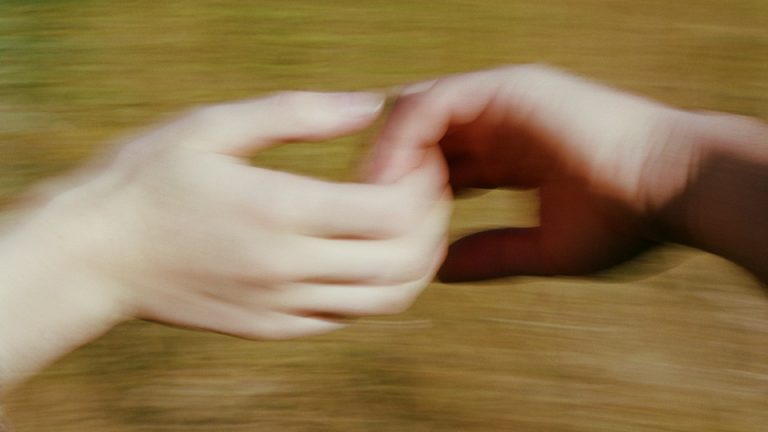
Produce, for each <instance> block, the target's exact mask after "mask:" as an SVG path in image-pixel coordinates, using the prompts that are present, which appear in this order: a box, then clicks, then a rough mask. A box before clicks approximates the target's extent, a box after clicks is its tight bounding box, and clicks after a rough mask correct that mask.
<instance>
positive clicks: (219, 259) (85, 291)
mask: <svg viewBox="0 0 768 432" xmlns="http://www.w3.org/2000/svg"><path fill="white" fill-rule="evenodd" d="M380 102H381V98H380V97H378V96H377V95H372V94H366V93H353V94H317V93H281V94H277V95H275V96H272V97H268V98H266V99H261V100H255V101H247V102H241V103H235V104H229V105H221V106H215V107H209V108H204V109H201V110H197V111H195V112H193V113H192V114H190V115H188V116H186V117H184V118H182V119H181V120H178V121H175V122H173V123H171V124H169V125H167V126H165V127H163V128H161V129H159V130H156V131H154V132H151V133H149V134H147V135H146V136H143V137H141V138H139V139H137V140H136V141H134V142H132V143H129V144H127V145H126V146H123V147H122V148H120V150H119V151H118V152H117V153H116V155H114V157H112V158H111V159H109V161H108V163H107V164H106V165H102V166H98V167H95V168H91V169H90V170H88V171H86V172H85V173H84V174H82V175H81V176H80V177H77V178H76V181H74V184H69V185H67V186H66V190H65V191H63V192H56V193H55V194H54V197H53V198H52V199H49V200H46V201H44V202H43V204H41V205H39V206H37V207H35V209H34V211H32V212H31V214H29V215H27V217H26V218H25V220H24V223H23V224H21V225H20V226H18V227H17V228H16V229H14V230H13V231H12V232H11V233H9V234H8V235H6V236H5V237H2V240H3V241H2V242H0V246H1V247H0V266H2V271H0V275H1V276H2V278H0V279H2V280H0V309H2V310H0V371H2V370H3V369H5V370H6V371H17V372H18V370H20V369H22V370H23V372H19V373H15V375H10V374H9V375H6V376H2V379H0V384H3V381H5V383H6V384H7V383H8V382H9V381H11V380H14V379H15V380H18V379H20V377H23V376H25V375H28V374H29V373H31V371H33V370H35V369H37V368H39V367H41V366H42V365H43V364H45V363H46V362H47V361H49V360H51V359H53V358H55V357H56V356H58V355H60V354H61V353H64V352H67V351H69V350H71V349H73V348H74V347H76V346H78V345H80V344H82V343H84V342H86V341H88V340H89V339H91V338H93V337H95V336H97V335H98V334H100V333H102V332H103V331H106V330H107V329H108V328H109V327H110V326H111V325H113V324H114V323H115V322H117V321H119V320H121V319H125V318H127V317H129V316H135V317H139V318H144V319H150V320H156V321H160V322H164V323H169V324H174V325H180V326H185V327H194V328H200V329H206V330H212V331H216V332H221V333H227V334H231V335H236V336H241V337H246V338H258V339H261V338H269V339H272V338H287V337H297V336H305V335H311V334H316V333H322V332H327V331H330V330H333V329H337V328H339V327H342V326H343V325H344V323H343V322H340V321H339V320H337V319H336V318H338V317H349V316H363V315H372V314H389V313H395V312H400V311H402V310H403V309H405V308H406V307H408V306H409V305H410V303H411V302H412V301H413V299H414V298H415V297H416V295H417V294H418V293H419V292H420V290H421V289H422V288H424V287H425V286H426V285H427V283H429V282H430V281H431V279H432V278H433V276H434V274H435V272H436V270H437V267H438V266H439V263H440V262H441V261H442V259H443V256H444V251H445V239H444V236H445V230H446V225H447V220H448V218H449V213H450V200H449V199H448V197H447V196H446V194H445V182H446V178H445V168H444V166H443V165H442V163H441V159H440V158H439V157H437V156H438V155H437V154H436V153H433V154H432V155H431V156H430V157H428V158H426V159H424V160H423V161H422V163H421V164H420V165H419V166H418V168H416V169H415V170H413V171H411V172H410V173H409V174H408V175H407V176H404V177H403V178H402V179H401V180H400V181H398V182H396V183H394V184H392V185H371V184H354V183H333V182H326V181H321V180H316V179H312V178H306V177H302V176H299V175H293V174H288V173H284V172H276V171H272V170H268V169H263V168H258V167H253V166H249V164H248V163H247V160H246V159H245V158H246V157H247V156H249V155H251V154H252V153H254V152H256V151H259V150H263V149H265V148H267V147H269V146H271V145H275V144H279V143H286V142H292V141H299V140H322V139H327V138H332V137H336V136H340V135H343V134H349V133H352V132H354V131H357V130H359V129H362V128H364V127H366V126H368V125H369V124H370V123H371V122H372V121H373V120H374V119H375V118H376V116H377V114H378V111H379V107H380V105H381V103H380ZM45 341H48V342H45ZM0 375H2V374H0ZM9 376H16V377H17V378H8V377H9Z"/></svg>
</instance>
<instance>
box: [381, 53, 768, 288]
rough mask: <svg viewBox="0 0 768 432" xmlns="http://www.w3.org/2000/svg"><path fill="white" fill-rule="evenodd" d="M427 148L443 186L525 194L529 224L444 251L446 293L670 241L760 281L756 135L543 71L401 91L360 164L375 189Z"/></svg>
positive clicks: (720, 116) (760, 155) (762, 214)
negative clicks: (536, 221)
mask: <svg viewBox="0 0 768 432" xmlns="http://www.w3.org/2000/svg"><path fill="white" fill-rule="evenodd" d="M434 149H440V150H441V151H442V152H443V154H444V157H445V159H446V161H447V164H448V168H449V172H450V175H449V178H450V181H449V182H450V186H451V187H452V188H453V189H454V190H456V191H458V192H459V193H460V192H461V190H462V189H465V188H481V189H482V188H486V189H488V188H537V189H538V191H539V194H540V202H541V204H540V207H541V208H540V225H539V226H538V227H534V228H517V227H509V228H503V229H497V230H492V231H485V232H480V233H475V234H471V235H469V236H466V237H464V238H462V239H460V240H458V241H457V242H456V243H455V244H453V245H451V247H450V249H449V253H448V257H447V259H446V261H445V263H444V264H443V266H442V269H441V271H440V277H441V279H443V280H445V281H467V280H481V279H488V278H495V277H502V276H510V275H526V274H527V275H556V274H569V275H574V274H583V273H588V272H593V271H597V270H602V269H605V268H608V267H611V266H613V265H614V264H617V263H619V262H622V261H624V260H626V259H628V258H630V257H632V256H634V255H635V254H637V253H638V252H640V251H642V250H644V249H645V248H647V247H648V246H649V245H652V244H654V243H656V242H660V241H661V242H663V241H673V242H681V243H685V244H688V245H691V246H694V247H698V248H701V249H704V250H707V251H710V252H713V253H716V254H719V255H722V256H724V257H726V258H729V259H731V260H733V261H735V262H737V263H739V264H741V265H742V266H744V267H745V268H746V269H748V270H749V271H751V272H752V273H753V274H755V275H756V276H757V277H758V278H759V279H761V280H762V281H763V282H766V281H768V223H766V221H768V189H767V188H768V126H767V125H766V124H765V123H764V122H762V121H759V120H755V119H750V118H745V117H740V116H735V115H730V114H724V113H700V112H689V111H684V110H680V109H676V108H673V107H669V106H666V105H663V104H660V103H658V102H655V101H651V100H648V99H645V98H642V97H639V96H635V95H631V94H628V93H625V92H621V91H619V90H615V89H611V88H608V87H605V86H602V85H599V84H597V83H593V82H589V81H587V80H584V79H582V78H578V77H575V76H572V75H569V74H567V73H564V72H561V71H558V70H555V69H552V68H549V67H545V66H538V65H533V66H509V67H503V68H500V69H495V70H488V71H480V72H474V73H468V74H461V75H454V76H448V77H443V78H439V79H437V80H433V81H429V82H424V83H419V84H415V85H412V86H409V87H406V88H405V90H403V94H402V95H401V96H400V98H399V101H398V102H397V104H396V105H395V107H394V109H393V111H392V113H391V115H390V116H389V119H388V121H387V122H386V124H385V126H384V128H383V130H382V131H381V133H380V136H379V138H378V140H377V142H376V146H375V148H374V151H373V152H372V155H371V158H370V163H369V167H368V176H369V178H371V179H373V180H375V181H379V182H381V183H387V182H391V181H395V180H397V179H400V178H402V177H403V176H404V175H407V173H409V172H411V170H412V169H413V168H414V167H416V166H417V164H418V161H419V160H421V158H422V157H423V155H424V154H425V152H429V151H434Z"/></svg>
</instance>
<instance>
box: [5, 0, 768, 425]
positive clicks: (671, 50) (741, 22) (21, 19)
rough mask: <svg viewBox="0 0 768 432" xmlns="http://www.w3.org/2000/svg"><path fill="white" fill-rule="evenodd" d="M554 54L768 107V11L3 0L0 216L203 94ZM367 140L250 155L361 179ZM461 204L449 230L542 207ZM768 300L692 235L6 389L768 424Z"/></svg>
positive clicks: (526, 3) (123, 332)
mask: <svg viewBox="0 0 768 432" xmlns="http://www.w3.org/2000/svg"><path fill="white" fill-rule="evenodd" d="M529 62H543V63H550V64H554V65H556V66H560V67H564V68H567V69H569V70H571V71H573V72H576V73H580V74H584V75H588V76H590V77H593V78H595V79H598V80H602V81H605V82H608V83H610V84H613V85H617V86H621V87H623V88H627V89H629V90H632V91H636V92H639V93H643V94H646V95H649V96H651V97H654V98H657V99H661V100H663V101H666V102H668V103H671V104H675V105H679V106H684V107H689V108H695V109H713V110H724V111H731V112H736V113H742V114H746V115H752V116H757V117H762V118H766V117H768V79H766V78H768V2H765V1H764V0H733V1H727V2H726V1H715V0H701V1H693V0H688V1H660V0H650V1H644V2H635V1H625V0H608V1H604V0H570V1H566V0H540V1H533V0H522V1H506V0H487V1H466V0H463V1H460V0H449V1H424V2H414V1H403V0H391V1H384V0H375V1H367V2H359V1H347V0H343V1H342V0H334V1H319V0H318V1H310V0H301V1H290V2H288V1H277V0H266V1H262V0H259V1H253V2H237V1H198V0H195V1H180V0H171V1H144V0H142V1H125V2H109V1H88V0H86V1H64V0H62V1H54V0H49V1H44V0H36V1H22V0H0V172H1V173H2V175H1V176H0V205H2V206H7V205H9V204H10V203H12V202H13V200H15V199H17V197H18V196H19V195H20V194H21V193H22V191H23V190H24V189H25V188H28V187H29V186H30V185H31V184H33V183H34V182H36V181H38V180H40V179H41V178H44V177H48V176H51V175H55V174H58V173H62V172H65V171H66V170H67V169H69V168H71V167H72V166H75V165H77V164H78V163H80V162H82V161H83V160H85V159H86V158H88V157H89V156H90V155H92V154H94V153H98V152H99V151H100V150H101V149H103V148H104V147H105V145H107V144H108V143H110V142H113V141H114V140H115V139H118V138H120V137H122V136H125V135H130V134H132V133H134V132H135V131H136V130H140V129H142V128H144V127H146V125H147V124H151V123H154V122H157V121H161V120H162V119H164V118H167V116H168V115H169V114H170V113H173V112H176V111H179V110H183V109H186V108H187V107H189V106H190V105H198V104H205V103H211V102H216V101H223V100H229V99H240V98H247V97H253V96H258V95H262V94H264V93H268V92H272V91H277V90H281V89H315V90H342V89H369V88H386V87H389V86H392V85H397V84H400V83H404V82H410V81H414V80H419V79H424V78H428V77H432V76H435V75H442V74H446V73H453V72H459V71H465V70H472V69H478V68H485V67H492V66H495V65H499V64H505V63H529ZM372 133H373V132H367V133H364V134H361V135H360V136H356V137H352V138H348V139H343V140H336V141H333V142H330V143H323V144H298V145H291V146H285V147H282V148H279V149H275V150H274V151H270V152H268V153H266V154H264V155H262V156H259V157H257V158H256V162H257V163H260V164H264V165H268V166H272V167H275V168H280V169H287V170H293V171H299V172H303V173H307V174H311V175H317V176H322V177H328V178H353V177H354V169H355V163H356V161H357V160H358V158H359V157H360V154H361V151H363V148H364V147H363V145H364V143H365V142H367V141H368V140H369V139H370V137H371V134H372ZM534 206H535V198H534V197H532V196H531V195H530V194H525V193H508V192H502V191H497V192H494V193H491V194H487V195H484V196H482V197H477V198H474V199H472V200H468V201H466V202H461V203H459V204H458V207H457V211H456V217H455V221H454V226H453V232H454V234H458V233H461V232H465V231H467V230H472V229H477V228H479V227H487V226H497V225H501V224H512V223H515V224H530V223H532V222H533V221H535V209H534ZM767 340H768V299H766V298H765V295H764V293H763V292H762V291H761V290H760V288H759V287H758V286H757V284H756V283H755V282H754V281H753V280H752V279H751V278H749V277H748V276H747V275H745V274H744V273H743V272H742V271H741V270H739V269H737V268H736V267H734V266H733V265H731V264H729V263H726V262H724V261H722V260H720V259H718V258H715V257H712V256H708V255H701V254H698V253H694V252H692V251H689V250H686V249H684V248H677V247H673V248H667V249H662V250H658V251H654V252H652V253H650V254H648V255H646V256H643V257H641V258H640V259H639V260H638V261H636V262H634V263H631V264H628V265H625V266H623V267H621V268H619V269H617V270H614V271H611V272H609V273H606V274H603V275H598V276H594V277H589V278H558V279H543V278H512V279H507V280H502V281H498V282H493V283H486V284H481V285H454V286H446V285H439V284H435V285H433V286H432V287H430V289H428V290H427V292H426V293H425V294H424V296H423V297H422V299H421V300H420V301H419V302H418V303H417V304H416V305H415V307H414V308H413V310H412V311H410V312H408V313H406V314H404V315H402V316H398V317H390V318H381V319H370V320H361V322H359V323H358V324H356V325H355V326H353V327H352V328H351V329H349V330H345V331H342V332H339V333H336V334H332V335H328V336H324V337H320V338H313V339H307V340H299V341H292V342H281V343H274V342H270V343H252V342H247V341H240V340H235V339H232V338H227V337H223V336H219V335H210V334H201V333H196V332H189V331H183V330H176V329H170V328H165V327H160V326H156V325H153V324H149V323H143V322H135V323H130V324H127V325H124V326H121V327H119V328H117V329H116V330H115V331H113V332H112V333H110V334H109V335H108V336H106V337H105V338H103V339H101V340H100V341H98V342H96V343H94V344H93V345H90V346H88V347H86V348H84V349H81V350H79V351H78V352H76V353H74V354H72V355H70V356H68V357H67V358H65V359H64V360H63V361H61V362H59V363H58V364H57V365H55V366H54V367H52V368H51V369H49V370H48V371H47V372H45V373H44V374H42V375H41V376H39V377H38V378H36V379H35V380H33V381H32V382H31V383H30V384H29V385H27V386H25V387H24V388H22V389H20V390H19V391H17V392H16V393H15V394H14V395H13V396H12V397H11V399H10V400H9V401H8V404H9V406H8V408H9V411H10V413H11V415H12V416H13V417H15V419H16V423H17V427H18V429H19V431H22V432H23V431H44V430H45V431H48V430H57V431H69V430H72V431H74V430H77V431H81V430H99V431H143V430H153V431H154V430H216V431H241V430H242V431H245V430H284V431H315V430H317V431H325V430H349V431H353V430H354V431H357V430H366V431H390V430H391V431H401V430H407V431H428V430H429V431H431V430H473V431H487V430H531V431H587V430H588V431H661V430H667V431H760V430H768V427H767V426H766V425H768V361H767V360H768V344H766V341H767Z"/></svg>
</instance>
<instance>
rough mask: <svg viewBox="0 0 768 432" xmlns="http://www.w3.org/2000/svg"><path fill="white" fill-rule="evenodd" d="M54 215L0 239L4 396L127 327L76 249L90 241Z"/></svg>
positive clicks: (49, 212)
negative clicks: (113, 330)
mask: <svg viewBox="0 0 768 432" xmlns="http://www.w3.org/2000/svg"><path fill="white" fill-rule="evenodd" d="M53 207H57V206H53V205H50V204H47V205H45V206H43V207H42V208H40V209H39V210H35V211H33V212H30V213H29V214H25V215H24V217H23V219H24V220H23V221H22V223H14V224H13V226H8V225H7V224H6V226H4V227H2V234H0V235H1V236H2V237H0V395H2V394H4V393H5V392H6V391H7V390H8V389H9V388H11V387H13V386H14V385H16V384H18V383H19V382H21V381H22V380H24V379H25V378H27V377H28V376H29V375H31V374H33V373H34V372H36V371H38V370H40V369H41V368H43V367H44V366H46V365H47V364H49V363H51V362H52V361H54V360H56V359H57V358H58V357H60V356H62V355H64V354H66V353H67V352H69V351H71V350H73V349H74V348H76V347H78V346H80V345H82V344H84V343H86V342H88V341H90V340H92V339H94V338H96V337H98V336H99V335H101V334H102V333H104V332H106V331H107V330H108V329H109V328H110V327H111V326H112V325H114V324H115V323H116V322H117V321H118V320H119V314H118V311H117V310H116V309H115V307H114V306H113V305H112V303H111V301H110V300H109V299H108V297H107V296H105V295H101V294H100V293H101V291H100V289H98V287H96V286H94V284H96V282H97V281H95V280H94V278H93V277H92V274H91V273H90V272H89V271H88V270H89V269H88V268H87V265H88V263H87V262H86V260H84V259H82V258H83V256H82V254H80V252H79V250H78V249H77V248H78V247H79V246H74V245H77V244H78V241H77V240H75V238H74V237H76V236H78V235H82V233H77V232H76V230H74V229H72V228H73V227H72V223H73V222H74V221H73V220H68V219H69V218H70V215H67V214H66V212H63V213H62V212H60V211H59V209H58V208H53Z"/></svg>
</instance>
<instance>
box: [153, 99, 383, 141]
mask: <svg viewBox="0 0 768 432" xmlns="http://www.w3.org/2000/svg"><path fill="white" fill-rule="evenodd" d="M383 101H384V99H383V96H382V95H379V94H376V93H311V92H285V93H277V94H275V95H272V96H269V97H266V98H263V99H256V100H249V101H243V102H236V103H229V104H222V105H215V106H211V107H207V108H202V109H199V110H197V111H196V112H194V113H192V114H191V115H188V116H187V117H185V118H183V119H181V120H180V121H178V122H176V123H175V124H173V125H172V126H171V128H169V129H166V131H165V132H166V133H167V132H171V133H174V134H180V135H181V136H183V137H185V138H186V142H187V145H189V146H190V147H193V148H198V149H203V150H205V151H210V152H215V153H222V154H227V155H232V156H247V155H249V154H250V153H253V152H254V151H257V150H261V149H264V148H266V147H268V146H270V145H275V144H280V143H285V142H292V141H318V140H323V139H329V138H333V137H337V136H342V135H347V134H350V133H353V132H356V131H358V130H360V129H363V128H365V127H367V126H368V125H370V123H371V122H372V121H373V120H374V119H375V118H376V117H377V116H378V114H379V112H380V110H381V107H382V105H383Z"/></svg>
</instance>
